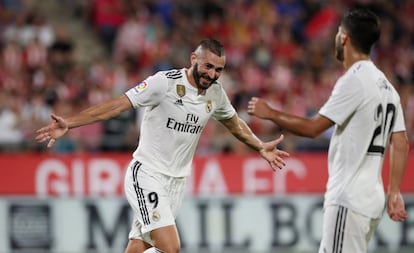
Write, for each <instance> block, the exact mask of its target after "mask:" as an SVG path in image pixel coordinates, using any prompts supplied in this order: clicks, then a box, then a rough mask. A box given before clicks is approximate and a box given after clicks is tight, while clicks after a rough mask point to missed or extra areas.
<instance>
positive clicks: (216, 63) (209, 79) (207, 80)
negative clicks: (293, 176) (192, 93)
mask: <svg viewBox="0 0 414 253" xmlns="http://www.w3.org/2000/svg"><path fill="white" fill-rule="evenodd" d="M224 63H225V57H224V56H217V55H215V54H213V53H212V52H210V51H208V50H206V51H204V52H203V53H202V54H201V55H199V56H197V57H196V59H195V63H194V65H193V72H192V74H193V77H194V81H195V83H196V85H197V88H198V89H201V90H206V89H208V88H209V87H210V86H211V85H212V84H213V83H214V82H215V81H216V80H217V79H218V78H219V77H220V75H221V72H222V71H223V69H224Z"/></svg>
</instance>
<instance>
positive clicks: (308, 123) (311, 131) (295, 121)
mask: <svg viewBox="0 0 414 253" xmlns="http://www.w3.org/2000/svg"><path fill="white" fill-rule="evenodd" d="M247 112H248V113H249V114H250V115H254V116H256V117H258V118H261V119H267V120H271V121H273V122H274V123H276V124H277V125H278V126H280V127H281V128H282V129H285V130H288V131H289V132H292V133H293V134H296V135H299V136H304V137H310V138H316V137H318V136H319V135H320V134H322V133H323V132H324V131H325V130H327V129H328V128H330V127H331V126H332V125H334V122H333V121H331V120H330V119H328V118H326V117H324V116H322V115H320V114H317V115H316V116H315V117H313V118H312V119H307V118H302V117H298V116H295V115H292V114H289V113H285V112H282V111H278V110H276V109H273V108H272V107H270V105H269V104H268V103H267V102H266V101H265V100H263V99H260V98H257V97H253V98H252V99H251V100H250V101H249V105H248V108H247Z"/></svg>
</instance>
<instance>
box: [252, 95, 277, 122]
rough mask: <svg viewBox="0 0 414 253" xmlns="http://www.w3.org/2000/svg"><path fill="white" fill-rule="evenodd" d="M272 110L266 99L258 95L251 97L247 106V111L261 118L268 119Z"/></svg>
mask: <svg viewBox="0 0 414 253" xmlns="http://www.w3.org/2000/svg"><path fill="white" fill-rule="evenodd" d="M271 110H272V108H271V107H270V105H269V104H268V103H267V102H266V101H265V100H263V99H261V98H257V97H253V98H251V99H250V101H249V104H248V106H247V113H249V114H250V115H254V116H256V117H259V118H261V119H267V118H268V117H269V116H268V115H270V114H271Z"/></svg>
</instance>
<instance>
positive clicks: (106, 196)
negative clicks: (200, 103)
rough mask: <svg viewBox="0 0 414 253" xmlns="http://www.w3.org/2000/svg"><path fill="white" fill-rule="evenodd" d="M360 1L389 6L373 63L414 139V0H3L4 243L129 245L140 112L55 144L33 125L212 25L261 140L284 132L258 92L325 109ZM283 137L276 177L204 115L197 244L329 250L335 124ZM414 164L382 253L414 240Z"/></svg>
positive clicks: (155, 66) (189, 240)
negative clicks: (128, 189)
mask: <svg viewBox="0 0 414 253" xmlns="http://www.w3.org/2000/svg"><path fill="white" fill-rule="evenodd" d="M354 6H365V7H368V8H370V9H371V10H372V11H374V12H375V13H376V14H377V15H378V16H379V17H380V18H381V22H382V24H381V25H382V34H381V39H380V41H379V43H378V44H377V45H376V47H375V49H374V51H373V54H372V60H373V61H374V62H375V63H376V64H377V65H378V66H379V67H380V68H381V69H382V70H383V71H384V72H385V74H386V75H387V77H388V78H389V80H390V81H391V82H392V83H393V84H394V86H395V88H396V89H397V90H398V92H399V93H400V96H401V100H402V104H403V107H404V113H405V119H406V127H407V132H408V134H409V140H410V144H411V145H412V144H413V143H414V131H413V127H414V47H413V44H414V22H413V18H412V17H413V15H414V1H412V0H388V1H386V0H343V1H339V0H332V1H328V0H256V1H254V0H226V1H220V0H197V1H191V0H41V1H35V0H0V152H1V153H0V171H1V174H0V253H8V252H14V251H27V252H33V250H37V252H39V251H41V252H42V251H44V252H56V253H60V252H62V253H64V252H65V253H66V252H67V253H69V252H73V253H84V252H99V253H104V252H108V253H111V252H123V250H124V247H125V244H126V238H127V233H128V231H129V226H130V222H131V217H130V216H131V213H130V210H129V207H128V205H127V203H126V202H125V200H124V197H123V193H122V183H123V172H124V169H125V166H126V165H127V164H128V162H129V159H130V157H131V152H132V151H133V150H134V149H135V148H136V146H137V143H138V141H139V123H140V120H141V116H142V115H141V114H142V113H141V111H140V110H137V111H133V110H131V111H129V112H126V113H124V114H122V115H121V116H119V117H117V118H114V119H111V120H109V121H106V122H102V123H96V124H93V125H89V126H85V127H81V128H78V129H73V130H71V131H70V132H69V134H68V135H66V137H65V138H62V139H60V140H59V141H58V142H56V144H55V146H54V147H53V148H52V149H46V147H45V144H38V143H36V142H35V141H34V135H33V131H35V130H36V129H38V128H39V127H40V126H43V125H45V124H48V123H49V122H50V113H52V112H54V113H56V114H58V115H61V116H68V115H71V114H73V113H76V112H78V111H80V110H82V109H83V108H86V107H88V106H90V105H92V104H96V103H99V102H101V101H104V100H107V99H109V98H111V97H114V96H118V95H120V94H122V93H123V92H125V91H126V90H127V89H129V88H131V87H134V86H135V85H136V84H137V83H139V82H141V81H142V80H143V79H144V78H146V77H147V76H149V75H151V74H153V73H155V72H156V71H159V70H166V69H170V68H182V67H189V64H190V53H191V52H192V50H194V48H195V46H196V45H197V44H198V43H199V41H200V40H201V39H203V38H205V37H214V38H216V39H218V40H220V41H221V42H222V43H223V44H224V46H225V50H226V60H227V62H226V68H225V71H224V72H223V74H222V77H221V81H222V83H223V86H224V88H225V89H226V91H227V93H228V95H229V97H230V99H231V101H232V103H233V105H234V106H235V107H236V109H237V110H238V113H239V114H240V116H241V117H242V118H243V119H245V120H246V122H248V124H249V125H250V126H251V128H252V129H253V130H254V132H255V133H256V134H257V135H258V136H259V137H260V138H261V139H263V140H271V139H274V138H276V137H277V136H279V135H280V134H281V133H282V132H283V131H282V130H281V129H279V128H278V127H277V126H276V125H274V124H273V123H271V122H267V121H263V120H258V119H257V118H253V117H249V115H248V114H247V113H246V109H247V102H248V101H249V99H250V98H251V97H252V96H260V97H263V98H266V99H267V100H268V101H271V103H272V105H273V106H274V107H276V108H279V109H282V110H284V111H287V112H290V113H294V114H296V115H300V116H312V115H313V114H315V113H317V111H318V109H319V108H320V107H321V106H322V105H323V103H324V102H325V100H326V99H327V98H328V96H329V94H330V92H331V89H332V86H333V84H334V83H335V81H336V79H337V78H338V77H339V76H340V75H341V74H342V73H343V69H342V66H341V65H340V64H338V63H337V62H336V60H335V58H334V36H335V34H336V32H337V28H338V22H339V19H340V17H341V15H342V14H343V13H344V12H345V11H346V10H347V9H348V8H350V7H354ZM283 133H284V134H285V140H284V142H283V144H282V145H281V146H280V148H282V149H284V150H286V151H288V152H290V153H291V157H290V158H289V159H288V165H287V168H286V169H285V170H282V171H280V172H277V173H273V172H271V171H270V170H269V168H268V167H267V165H266V164H264V163H263V161H262V160H261V159H260V158H258V157H257V155H256V154H255V153H254V152H252V151H251V150H250V149H249V148H248V147H246V146H245V145H244V144H242V143H240V142H239V141H238V140H236V139H235V138H234V137H232V136H231V135H230V134H229V133H228V132H227V131H226V130H225V129H224V128H223V127H222V126H221V125H219V124H218V123H217V122H215V121H214V120H211V121H210V122H209V123H208V125H207V126H206V127H205V129H204V132H203V134H202V137H201V139H200V142H199V146H198V150H197V155H196V158H195V161H194V173H193V175H192V178H191V179H190V184H189V187H188V196H187V198H186V201H185V202H184V204H183V207H182V208H181V212H180V217H179V218H178V225H179V227H180V233H181V234H182V243H183V248H184V251H185V252H245V253H248V252H253V253H259V252H264V253H266V252H316V251H317V248H318V242H319V240H320V230H321V222H322V221H321V205H322V201H323V192H324V189H325V182H326V178H327V171H326V155H327V149H328V145H329V138H330V134H331V131H330V130H328V131H327V132H326V133H324V134H323V135H321V136H320V137H318V138H317V139H308V138H302V137H296V136H293V135H291V134H289V133H288V132H283ZM413 165H414V160H413V155H412V153H411V152H410V155H409V161H408V165H407V174H406V177H405V181H404V184H403V187H402V189H403V191H404V195H405V197H406V200H407V209H408V211H409V212H410V214H411V217H410V218H409V219H408V220H407V221H405V222H404V223H398V224H397V223H393V222H391V221H390V220H389V219H388V218H387V217H385V218H384V220H383V222H382V223H381V226H380V229H379V231H378V233H377V234H376V235H375V237H374V239H373V240H372V242H371V245H370V250H371V251H372V252H374V251H375V252H413V251H414V220H413V218H412V217H413V216H414V194H413V193H414V185H413V183H412V178H413V177H414V172H412V167H413ZM386 167H387V166H386ZM384 180H385V181H387V168H385V170H384ZM410 181H411V182H410Z"/></svg>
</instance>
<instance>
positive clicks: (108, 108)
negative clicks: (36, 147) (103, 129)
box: [35, 95, 132, 147]
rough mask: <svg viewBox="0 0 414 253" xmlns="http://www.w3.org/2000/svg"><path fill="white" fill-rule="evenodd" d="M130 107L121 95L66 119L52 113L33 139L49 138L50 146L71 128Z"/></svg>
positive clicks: (40, 140)
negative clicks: (47, 122)
mask: <svg viewBox="0 0 414 253" xmlns="http://www.w3.org/2000/svg"><path fill="white" fill-rule="evenodd" d="M130 108H132V105H131V103H130V101H129V99H128V98H127V96H125V95H122V96H119V97H117V98H114V99H111V100H108V101H105V102H102V103H100V104H97V105H94V106H91V107H89V108H87V109H85V110H83V111H81V112H80V113H78V114H77V115H75V116H71V117H68V118H67V119H63V118H62V117H59V116H57V115H54V114H52V115H51V117H52V120H53V122H52V123H51V124H49V125H47V126H45V127H43V128H40V129H39V130H37V131H36V134H37V136H36V138H35V139H36V140H37V141H38V142H44V141H47V140H49V143H48V145H47V146H48V147H51V146H52V145H53V144H54V142H55V141H56V139H59V138H60V137H62V136H63V135H65V134H66V133H67V132H68V131H69V129H71V128H75V127H79V126H83V125H88V124H92V123H95V122H98V121H103V120H107V119H110V118H113V117H115V116H117V115H119V114H121V113H122V112H124V111H126V110H128V109H130Z"/></svg>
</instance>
